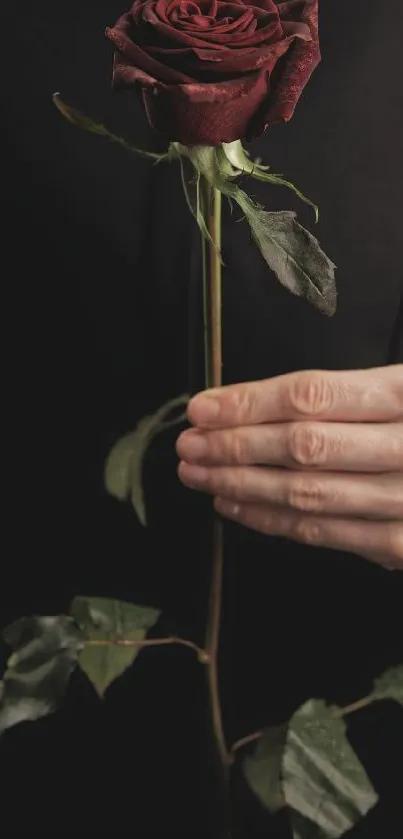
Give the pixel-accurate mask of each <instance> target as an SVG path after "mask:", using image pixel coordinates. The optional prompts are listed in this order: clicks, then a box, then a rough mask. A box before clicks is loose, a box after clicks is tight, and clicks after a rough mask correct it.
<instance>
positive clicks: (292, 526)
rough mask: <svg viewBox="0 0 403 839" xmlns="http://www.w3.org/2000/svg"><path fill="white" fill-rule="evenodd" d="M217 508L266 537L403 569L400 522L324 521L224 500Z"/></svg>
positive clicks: (217, 504)
mask: <svg viewBox="0 0 403 839" xmlns="http://www.w3.org/2000/svg"><path fill="white" fill-rule="evenodd" d="M215 508H216V510H217V512H219V513H220V514H221V515H223V516H225V517H226V518H229V519H232V520H234V521H237V522H239V523H240V524H243V525H244V526H245V527H250V528H252V529H253V530H257V531H259V532H260V533H264V534H266V535H271V536H284V537H285V538H287V539H291V540H293V541H296V542H302V543H304V544H306V545H312V546H317V547H323V548H334V549H337V550H341V551H349V552H351V553H356V554H358V555H360V556H363V557H365V558H366V559H370V560H371V561H372V562H377V563H379V564H380V565H384V566H386V567H388V568H390V569H396V570H403V523H401V522H372V521H371V522H370V521H360V520H358V519H336V518H331V517H327V518H325V517H319V516H314V515H309V514H305V513H303V514H301V513H297V512H295V511H291V510H288V511H287V510H278V509H276V508H269V507H268V506H267V505H264V506H263V505H260V506H259V505H256V504H236V503H234V502H233V501H230V500H228V499H225V498H216V499H215Z"/></svg>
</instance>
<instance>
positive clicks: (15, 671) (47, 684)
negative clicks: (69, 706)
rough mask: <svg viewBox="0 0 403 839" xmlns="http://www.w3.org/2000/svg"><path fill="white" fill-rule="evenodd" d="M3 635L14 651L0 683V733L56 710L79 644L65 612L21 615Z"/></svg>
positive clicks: (79, 646) (79, 641)
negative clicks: (49, 615) (53, 614)
mask: <svg viewBox="0 0 403 839" xmlns="http://www.w3.org/2000/svg"><path fill="white" fill-rule="evenodd" d="M3 638H4V640H5V642H6V643H7V644H8V645H9V646H11V647H12V648H13V650H14V652H13V653H12V655H11V656H10V658H9V660H8V662H7V669H6V672H5V674H4V680H3V682H2V683H0V684H1V686H2V687H1V690H0V735H1V734H3V732H4V731H6V729H8V728H11V727H12V726H13V725H17V724H18V723H21V722H26V721H28V720H36V719H39V718H40V717H44V716H46V715H47V714H50V713H52V712H53V711H55V710H56V708H57V706H58V704H59V703H60V701H61V699H62V698H63V696H64V694H65V691H66V688H67V685H68V681H69V678H70V676H71V674H72V672H73V670H74V668H75V667H76V665H77V656H78V654H79V651H80V649H81V647H82V644H83V641H82V638H81V634H80V632H79V630H78V629H77V627H76V625H75V623H74V621H73V620H72V619H71V618H69V617H67V616H66V615H59V616H57V617H29V618H21V619H20V620H17V621H15V622H14V623H13V624H11V625H10V626H8V627H7V628H6V629H5V630H4V631H3Z"/></svg>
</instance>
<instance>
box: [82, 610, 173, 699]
mask: <svg viewBox="0 0 403 839" xmlns="http://www.w3.org/2000/svg"><path fill="white" fill-rule="evenodd" d="M71 614H72V616H73V618H74V619H75V620H76V622H77V624H78V626H79V627H80V630H81V632H82V634H83V637H84V639H85V642H86V643H85V646H84V648H83V649H82V650H81V651H80V654H79V657H78V663H79V665H80V667H81V669H82V670H83V671H84V673H85V674H86V675H87V676H88V678H89V680H90V681H91V683H92V684H93V686H94V688H95V690H96V691H97V693H98V695H99V696H100V697H103V696H104V694H105V691H106V690H107V688H108V687H109V685H110V684H112V682H114V681H115V679H117V678H118V677H119V676H121V675H122V673H124V671H125V670H127V668H128V667H130V666H131V665H132V664H133V662H134V661H135V659H136V658H137V656H138V654H139V652H140V650H141V647H140V646H136V644H134V643H133V642H135V641H143V640H144V638H145V637H146V635H147V632H148V630H149V629H151V627H152V626H154V624H155V623H156V622H157V620H158V618H159V616H160V612H159V610H158V609H152V608H150V607H148V606H147V607H146V606H136V605H134V604H133V603H124V602H122V601H119V600H111V599H107V598H103V597H76V598H75V599H74V600H73V603H72V605H71Z"/></svg>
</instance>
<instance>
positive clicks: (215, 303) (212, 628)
mask: <svg viewBox="0 0 403 839" xmlns="http://www.w3.org/2000/svg"><path fill="white" fill-rule="evenodd" d="M202 188H203V189H202V196H203V198H202V204H203V206H202V211H203V213H204V216H205V218H206V221H207V224H208V229H209V233H210V236H211V239H212V241H210V242H208V243H206V241H205V239H204V238H203V237H202V252H203V298H204V353H205V374H206V387H207V388H211V387H220V385H221V384H222V325H221V307H222V304H221V192H220V191H219V190H218V189H214V188H211V187H210V186H209V184H208V183H207V182H206V181H205V180H204V179H203V181H202ZM213 243H214V244H213ZM223 565H224V551H223V527H222V522H221V521H220V519H219V518H218V517H217V516H214V519H213V544H212V571H211V584H210V597H209V606H208V617H207V627H206V640H205V650H206V652H207V654H208V656H209V662H208V664H207V673H208V684H209V694H210V706H211V715H212V724H213V732H214V737H215V741H216V744H217V749H218V753H219V756H220V760H221V763H222V766H223V769H224V773H225V776H226V777H227V775H228V767H229V765H230V762H231V760H230V756H229V754H228V751H227V747H226V743H225V735H224V729H223V722H222V712H221V703H220V693H219V682H218V652H219V640H220V624H221V605H222V579H223Z"/></svg>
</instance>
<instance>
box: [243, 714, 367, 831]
mask: <svg viewBox="0 0 403 839" xmlns="http://www.w3.org/2000/svg"><path fill="white" fill-rule="evenodd" d="M282 746H283V747H282ZM280 752H282V754H280ZM276 770H277V774H276ZM244 772H245V776H246V779H247V780H248V782H249V784H250V786H251V788H252V790H253V791H254V792H255V794H256V795H257V797H258V798H259V800H260V801H261V803H262V804H263V806H264V807H266V809H267V810H269V811H270V812H271V813H273V812H276V810H278V809H280V807H281V806H285V805H286V806H287V807H288V808H289V811H290V819H291V825H292V830H293V837H294V839H339V837H341V836H343V834H344V833H345V832H346V831H348V830H349V829H350V828H352V827H353V825H354V824H356V822H358V821H359V820H360V819H361V818H362V817H363V816H365V815H366V814H367V813H368V811H369V810H370V809H371V808H372V807H373V806H374V805H375V804H376V802H377V795H376V793H375V791H374V790H373V788H372V785H371V782H370V780H369V778H368V776H367V774H366V772H365V769H364V768H363V766H362V765H361V763H360V761H359V759H358V757H357V755H356V754H355V752H354V750H353V749H352V747H351V745H350V743H349V742H348V740H347V736H346V728H345V723H344V721H343V720H342V719H341V718H340V717H337V716H336V715H335V714H334V712H333V711H332V709H331V708H328V707H327V706H326V705H325V703H324V702H323V701H321V700H310V701H309V702H307V703H305V704H304V705H303V706H302V707H301V708H299V710H298V711H297V712H296V713H295V714H294V715H293V717H292V718H291V720H290V722H289V724H288V726H287V727H286V735H285V736H284V733H283V732H281V728H279V729H268V731H267V732H266V733H265V734H264V735H263V737H262V739H261V740H260V741H259V742H258V744H257V746H256V748H255V751H254V753H253V755H250V756H248V758H246V759H245V761H244Z"/></svg>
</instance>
